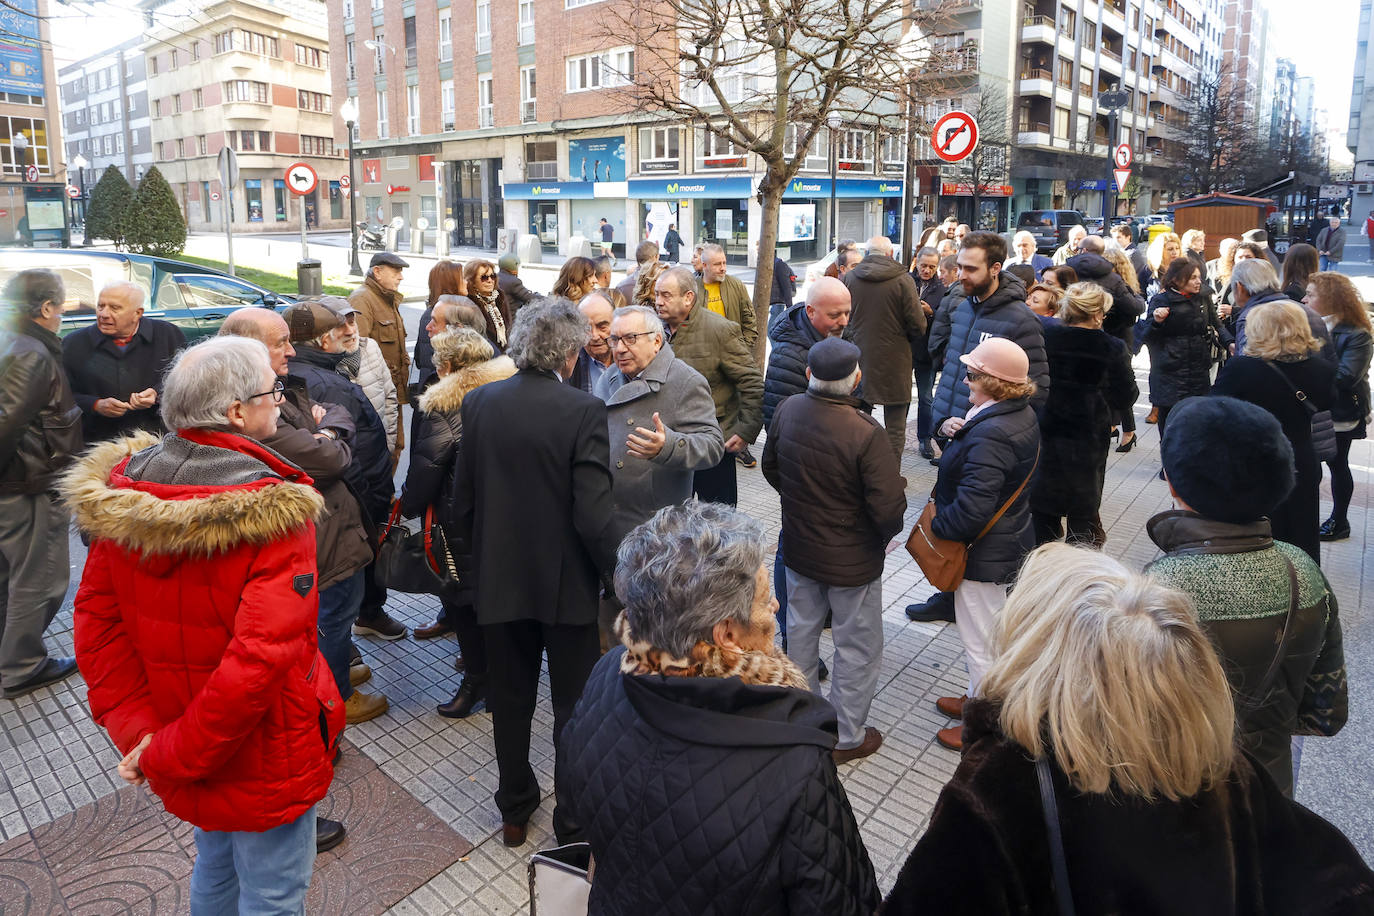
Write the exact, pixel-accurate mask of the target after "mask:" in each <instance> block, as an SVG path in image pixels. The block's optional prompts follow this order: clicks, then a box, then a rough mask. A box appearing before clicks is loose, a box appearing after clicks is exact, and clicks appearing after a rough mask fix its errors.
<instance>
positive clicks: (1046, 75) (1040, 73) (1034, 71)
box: [1021, 68, 1054, 82]
mask: <svg viewBox="0 0 1374 916" xmlns="http://www.w3.org/2000/svg"><path fill="white" fill-rule="evenodd" d="M1021 79H1023V80H1045V81H1046V82H1050V81H1053V80H1054V74H1053V73H1051V72H1050V71H1048V70H1041V69H1039V68H1030V69H1026V70H1022V71H1021Z"/></svg>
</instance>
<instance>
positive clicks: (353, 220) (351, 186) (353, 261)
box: [345, 121, 363, 277]
mask: <svg viewBox="0 0 1374 916" xmlns="http://www.w3.org/2000/svg"><path fill="white" fill-rule="evenodd" d="M345 127H347V129H348V223H349V228H350V229H351V230H352V232H351V235H352V238H353V244H352V245H351V246H350V248H349V253H348V275H349V276H350V277H361V276H362V275H363V268H362V265H361V264H359V263H358V198H357V194H358V190H357V188H356V185H357V182H358V179H357V176H355V175H354V174H353V161H354V151H353V122H352V121H349V122H348V124H346V125H345Z"/></svg>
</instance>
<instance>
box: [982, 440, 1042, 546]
mask: <svg viewBox="0 0 1374 916" xmlns="http://www.w3.org/2000/svg"><path fill="white" fill-rule="evenodd" d="M1039 466H1040V446H1039V445H1037V446H1036V447H1035V462H1034V463H1033V464H1032V465H1031V469H1030V473H1029V474H1027V475H1026V479H1025V480H1023V481H1021V486H1019V487H1017V488H1016V492H1015V493H1013V494H1011V498H1010V499H1008V500H1007V501H1006V502H1004V503H1002V508H1000V509H998V510H997V514H996V515H994V516H993V517H992V518H991V519H990V520H989V521H988V523H987V524H986V525H984V526H983V530H982V531H980V532H978V537H976V538H974V539H973V540H975V541H981V540H982V539H983V535H985V534H987V533H988V532H989V531H991V530H992V526H993V525H995V524H997V522H998V521H1000V520H1001V518H1002V516H1003V515H1006V514H1007V510H1008V509H1010V508H1011V505H1012V503H1014V502H1016V498H1017V497H1018V496H1020V495H1021V492H1022V491H1023V490H1025V489H1026V485H1027V484H1029V483H1030V482H1031V478H1032V477H1034V476H1035V469H1036V468H1038V467H1039Z"/></svg>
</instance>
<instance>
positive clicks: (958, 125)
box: [930, 111, 978, 162]
mask: <svg viewBox="0 0 1374 916" xmlns="http://www.w3.org/2000/svg"><path fill="white" fill-rule="evenodd" d="M930 142H931V146H932V147H933V148H934V149H935V155H937V156H939V157H940V158H941V159H943V160H944V161H945V162H960V161H962V160H964V159H967V158H968V157H969V154H971V153H972V152H973V149H974V147H976V146H977V145H978V122H976V121H974V120H973V115H971V114H969V113H968V112H967V111H951V112H948V113H946V114H944V115H942V116H941V117H940V120H938V121H936V122H935V129H934V130H933V131H931V137H930Z"/></svg>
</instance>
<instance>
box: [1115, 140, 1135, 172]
mask: <svg viewBox="0 0 1374 916" xmlns="http://www.w3.org/2000/svg"><path fill="white" fill-rule="evenodd" d="M1112 161H1113V162H1115V163H1116V167H1117V168H1119V169H1129V168H1130V167H1131V163H1132V162H1134V161H1135V153H1133V152H1132V151H1131V144H1129V143H1123V144H1121V145H1120V146H1118V147H1117V148H1116V149H1115V150H1113V151H1112Z"/></svg>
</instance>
